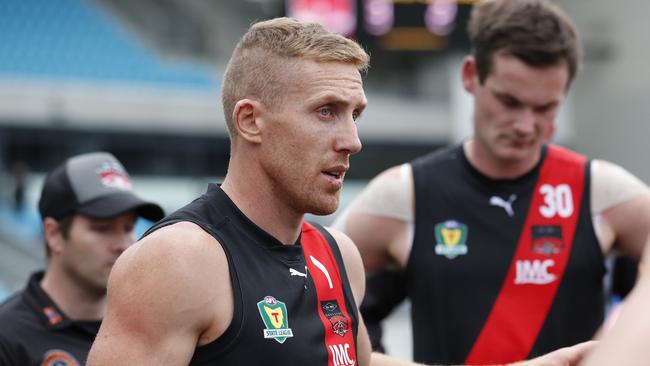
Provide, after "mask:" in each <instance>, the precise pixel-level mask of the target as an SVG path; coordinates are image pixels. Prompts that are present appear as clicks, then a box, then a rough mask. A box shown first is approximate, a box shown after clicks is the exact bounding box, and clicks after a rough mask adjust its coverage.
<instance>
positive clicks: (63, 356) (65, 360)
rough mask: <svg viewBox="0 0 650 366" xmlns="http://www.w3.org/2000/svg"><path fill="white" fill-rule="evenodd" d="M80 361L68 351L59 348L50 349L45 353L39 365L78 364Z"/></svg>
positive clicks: (73, 365) (77, 365) (72, 365)
mask: <svg viewBox="0 0 650 366" xmlns="http://www.w3.org/2000/svg"><path fill="white" fill-rule="evenodd" d="M79 365H80V363H79V361H77V359H76V358H74V356H73V355H71V354H70V353H68V352H66V351H63V350H60V349H52V350H49V351H47V352H46V353H45V356H43V362H41V366H79Z"/></svg>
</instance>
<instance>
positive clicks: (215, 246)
mask: <svg viewBox="0 0 650 366" xmlns="http://www.w3.org/2000/svg"><path fill="white" fill-rule="evenodd" d="M108 291H109V306H108V312H107V317H108V318H110V317H111V316H112V315H115V314H114V313H113V311H124V313H122V314H119V315H120V317H125V316H126V317H137V318H138V319H133V320H134V322H137V321H139V320H142V319H143V318H142V314H138V312H132V311H130V310H131V309H148V312H149V313H150V314H152V316H161V317H164V319H167V320H168V321H169V324H168V326H170V327H175V326H179V325H178V324H174V323H176V322H178V323H179V324H183V326H184V327H189V328H191V331H192V332H194V333H195V334H196V339H195V341H197V342H199V343H207V342H208V341H210V340H213V339H214V338H216V336H218V335H220V334H221V333H222V332H223V331H224V330H225V328H226V327H227V325H228V324H229V322H230V318H231V317H232V311H230V312H229V311H228V310H229V309H232V307H233V305H232V288H231V282H230V276H229V272H228V263H227V259H226V256H225V253H224V251H223V249H222V247H221V245H219V243H218V242H217V241H216V240H215V239H214V238H213V237H212V236H211V235H209V234H208V233H206V232H205V231H204V230H203V229H201V228H200V227H199V226H197V225H195V224H192V223H189V222H180V223H176V224H173V225H170V226H167V227H163V228H161V229H159V230H156V231H154V232H153V233H151V234H150V235H148V236H146V237H145V238H143V239H142V240H140V241H139V242H137V243H136V244H134V245H133V246H132V247H130V248H129V249H128V250H127V251H125V252H124V253H123V255H122V256H120V258H119V259H118V261H117V262H116V263H115V266H114V267H113V270H112V272H111V277H110V279H109V287H108ZM116 303H117V306H115V307H112V306H111V305H115V304H116ZM214 309H222V311H223V310H226V311H223V315H221V314H220V313H219V312H216V311H215V310H214ZM229 316H230V318H229Z"/></svg>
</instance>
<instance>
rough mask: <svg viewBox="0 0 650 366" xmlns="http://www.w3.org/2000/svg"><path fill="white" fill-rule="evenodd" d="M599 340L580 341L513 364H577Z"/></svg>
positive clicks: (567, 365)
mask: <svg viewBox="0 0 650 366" xmlns="http://www.w3.org/2000/svg"><path fill="white" fill-rule="evenodd" d="M596 344H598V341H587V342H582V343H578V344H576V345H573V346H571V347H564V348H560V349H558V350H555V351H553V352H551V353H547V354H545V355H544V356H540V357H537V358H534V359H532V360H528V361H522V362H518V363H516V364H514V365H512V366H576V365H578V363H579V362H580V361H582V360H583V359H584V358H585V356H586V355H587V354H588V353H589V352H591V351H592V350H593V348H594V347H595V346H596Z"/></svg>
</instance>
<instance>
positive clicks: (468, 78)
mask: <svg viewBox="0 0 650 366" xmlns="http://www.w3.org/2000/svg"><path fill="white" fill-rule="evenodd" d="M461 79H462V81H463V88H465V90H467V92H469V93H474V89H475V88H476V83H478V74H477V70H476V59H475V58H474V56H471V55H469V56H465V59H463V66H462V69H461Z"/></svg>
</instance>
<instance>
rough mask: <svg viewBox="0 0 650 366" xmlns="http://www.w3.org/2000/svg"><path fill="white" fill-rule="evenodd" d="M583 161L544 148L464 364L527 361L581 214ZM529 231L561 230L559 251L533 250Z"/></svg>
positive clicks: (553, 148)
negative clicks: (516, 233)
mask: <svg viewBox="0 0 650 366" xmlns="http://www.w3.org/2000/svg"><path fill="white" fill-rule="evenodd" d="M586 161H587V159H586V158H585V157H584V156H583V155H580V154H577V153H575V152H572V151H570V150H566V149H564V148H561V147H558V146H549V147H548V153H547V155H546V159H545V161H544V163H543V165H542V167H541V171H540V175H539V179H538V181H537V183H536V185H535V190H534V191H533V196H532V201H531V203H530V208H529V210H528V216H527V217H526V221H525V223H524V226H523V229H522V231H521V234H520V237H519V244H518V246H517V249H516V251H515V255H514V258H513V260H512V263H511V264H510V268H509V269H508V274H507V275H506V278H505V281H504V283H503V285H502V288H501V291H500V292H499V295H498V297H497V299H496V301H495V303H494V305H493V307H492V310H491V312H490V314H489V316H488V318H487V321H486V323H485V325H484V327H483V329H482V330H481V333H480V334H479V336H478V338H477V340H476V342H475V343H474V346H473V348H472V350H471V351H470V353H469V355H468V356H467V360H466V361H465V363H466V364H495V363H498V364H502V363H509V362H514V361H519V360H523V359H525V358H527V357H528V355H529V353H530V351H531V349H532V347H533V345H534V344H535V340H536V339H537V336H538V334H539V331H540V329H541V328H542V325H543V324H544V320H545V319H546V316H547V314H548V311H549V309H550V308H551V304H552V303H553V299H554V298H555V294H556V292H557V289H558V286H559V285H560V282H561V281H562V278H563V276H564V271H565V269H566V266H567V263H568V260H569V255H570V253H571V247H572V245H573V238H574V234H575V230H576V225H577V222H578V216H579V215H580V207H581V202H582V196H583V190H584V169H585V167H586V165H587V164H586ZM560 185H563V186H562V187H561V188H559V189H558V187H559V186H560ZM567 186H568V187H569V188H570V191H569V192H570V193H571V196H572V198H573V199H572V204H573V209H572V211H571V212H570V216H568V217H564V218H563V217H561V215H560V214H562V216H567V215H568V214H569V213H568V211H567V201H566V197H567V194H566V191H567V190H566V188H567ZM563 199H564V201H563ZM587 199H588V197H587ZM558 201H560V202H558ZM551 206H555V208H553V207H551ZM560 206H561V207H560ZM554 212H555V214H553V213H554ZM533 226H536V227H541V228H552V227H553V228H557V227H559V228H561V242H562V243H563V247H562V248H561V250H559V252H555V251H554V252H553V253H549V252H548V251H547V252H544V250H541V249H540V248H537V250H534V249H533V248H534V247H533V231H534V228H533ZM554 239H555V238H549V241H548V242H549V245H551V246H554V244H553V243H554V242H555V243H557V241H555V240H554ZM555 249H557V248H555ZM486 260H489V259H486ZM551 279H552V280H551ZM547 281H550V282H548V283H546V282H547ZM516 282H517V283H516Z"/></svg>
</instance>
